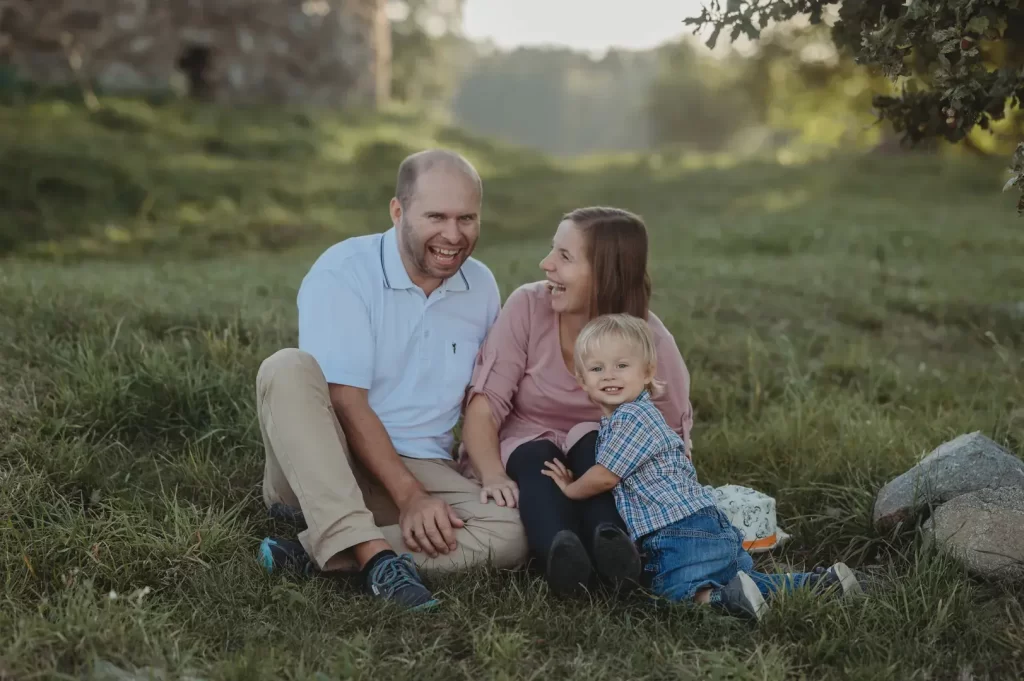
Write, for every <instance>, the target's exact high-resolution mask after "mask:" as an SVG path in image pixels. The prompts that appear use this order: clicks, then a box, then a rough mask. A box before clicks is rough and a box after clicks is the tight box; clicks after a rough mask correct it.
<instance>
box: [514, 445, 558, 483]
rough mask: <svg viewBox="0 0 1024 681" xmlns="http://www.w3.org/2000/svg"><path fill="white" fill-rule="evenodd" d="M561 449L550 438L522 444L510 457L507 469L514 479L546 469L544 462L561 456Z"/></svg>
mask: <svg viewBox="0 0 1024 681" xmlns="http://www.w3.org/2000/svg"><path fill="white" fill-rule="evenodd" d="M561 455H562V450H560V449H559V448H558V447H557V446H556V445H555V443H554V442H552V441H550V440H533V441H532V442H527V443H525V444H521V445H519V446H518V447H516V449H515V450H514V451H513V452H512V454H511V455H510V456H509V457H508V465H506V467H505V470H506V472H507V473H508V474H509V477H511V478H512V479H513V480H516V479H517V478H519V477H520V476H522V475H529V474H531V473H532V474H536V473H539V472H540V471H542V470H544V462H546V461H554V460H555V459H557V458H559V457H561Z"/></svg>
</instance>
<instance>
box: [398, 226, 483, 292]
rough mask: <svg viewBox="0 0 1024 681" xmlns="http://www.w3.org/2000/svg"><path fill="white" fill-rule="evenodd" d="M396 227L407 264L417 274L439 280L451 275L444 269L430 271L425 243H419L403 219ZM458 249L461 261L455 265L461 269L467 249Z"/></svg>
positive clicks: (428, 255)
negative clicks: (410, 264)
mask: <svg viewBox="0 0 1024 681" xmlns="http://www.w3.org/2000/svg"><path fill="white" fill-rule="evenodd" d="M398 227H399V230H400V231H401V233H402V243H403V244H404V250H405V254H406V256H407V257H408V258H409V262H411V263H412V265H413V267H414V268H415V270H416V273H417V274H419V275H420V276H423V277H429V278H441V279H443V278H445V277H449V276H451V274H452V273H451V272H448V271H445V270H444V269H440V268H439V269H438V270H436V271H434V270H432V269H431V266H430V262H429V257H430V253H429V250H430V249H429V248H428V246H427V244H426V242H424V241H419V240H418V239H417V238H416V233H415V231H414V230H413V228H412V227H411V226H409V224H408V223H406V221H405V218H402V221H401V223H400V224H399V226H398ZM459 248H460V250H461V251H462V252H461V253H460V254H459V255H460V257H461V259H460V260H459V261H457V263H456V264H457V265H458V267H462V263H463V262H465V259H466V258H467V257H468V256H467V254H466V251H467V250H468V248H467V247H465V246H460V247H459ZM458 267H456V268H455V270H456V271H457V270H458Z"/></svg>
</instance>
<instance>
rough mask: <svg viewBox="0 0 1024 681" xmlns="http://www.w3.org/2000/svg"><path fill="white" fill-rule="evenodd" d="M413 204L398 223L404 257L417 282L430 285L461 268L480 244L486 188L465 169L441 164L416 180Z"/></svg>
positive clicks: (412, 276) (412, 277)
mask: <svg viewBox="0 0 1024 681" xmlns="http://www.w3.org/2000/svg"><path fill="white" fill-rule="evenodd" d="M408 204H409V205H408V206H407V207H406V208H405V209H404V210H402V211H401V216H400V219H399V221H398V225H397V226H398V239H399V248H400V250H401V253H402V261H403V262H404V263H405V266H406V269H407V270H408V271H409V278H410V279H412V280H413V282H414V283H416V284H417V285H418V286H421V287H422V286H423V285H424V284H427V285H428V286H430V284H432V283H433V284H436V283H439V282H440V281H441V280H444V279H447V278H448V277H450V276H452V275H453V274H455V273H456V272H458V271H459V268H460V267H462V264H463V263H464V262H466V258H468V257H469V256H470V254H471V253H472V252H473V249H474V248H476V242H477V239H478V238H479V236H480V204H481V196H480V191H479V188H478V187H477V185H476V184H475V183H474V182H473V181H472V180H471V179H470V178H469V177H467V176H466V175H465V173H462V172H459V171H458V170H457V169H454V168H447V167H444V166H442V165H438V166H434V167H433V168H431V169H430V170H428V171H426V172H424V173H423V174H422V175H420V176H419V177H418V178H416V186H415V188H414V191H413V193H412V196H411V197H410V199H409V201H408ZM432 280H433V281H432Z"/></svg>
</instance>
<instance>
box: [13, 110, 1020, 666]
mask: <svg viewBox="0 0 1024 681" xmlns="http://www.w3.org/2000/svg"><path fill="white" fill-rule="evenodd" d="M428 144H445V145H448V146H453V147H455V148H458V149H460V150H462V151H463V152H465V153H466V154H467V156H469V158H470V159H471V160H473V161H474V163H476V164H478V166H479V167H480V169H481V171H482V173H483V174H484V179H485V185H486V187H485V193H486V196H485V215H484V229H483V235H482V242H481V246H480V248H479V250H478V251H477V255H478V256H479V257H480V258H481V259H482V260H484V261H485V262H487V263H488V264H489V265H490V266H491V268H492V269H493V271H494V272H495V275H496V276H497V278H498V280H499V282H500V283H501V286H502V293H503V294H504V295H507V294H508V293H509V292H510V291H511V290H512V288H513V287H515V286H516V285H518V284H520V283H523V282H526V281H530V280H533V279H534V278H537V277H538V275H539V270H538V269H537V263H538V262H539V260H540V259H541V257H543V255H544V253H545V252H546V247H547V245H548V244H549V240H550V237H551V235H552V233H553V230H554V228H555V225H556V224H557V221H558V217H559V215H560V214H561V213H562V212H564V211H566V210H568V209H571V208H573V207H576V206H579V205H584V204H591V203H603V204H612V205H619V206H622V207H626V208H630V209H633V210H636V211H638V212H640V213H642V214H643V215H644V216H645V218H647V220H648V222H649V225H650V228H651V232H652V240H653V253H652V261H651V271H652V277H653V280H654V282H655V287H656V295H655V300H654V309H655V311H656V312H657V313H658V314H659V315H660V316H661V317H662V318H663V319H664V320H665V322H666V324H667V325H668V327H669V328H670V329H671V330H672V331H673V333H674V334H675V336H676V339H677V341H678V343H679V345H680V349H681V350H682V353H683V356H684V357H685V359H686V361H687V363H688V365H689V367H690V370H691V373H692V376H693V393H692V398H693V402H694V406H695V409H696V428H695V459H696V463H697V466H698V471H699V473H700V475H701V476H702V478H703V479H704V480H705V481H706V482H709V483H711V484H724V483H738V484H745V485H750V486H753V487H756V488H758V489H761V490H764V491H766V492H768V493H771V494H773V495H775V496H776V497H777V498H778V501H779V507H780V515H781V518H782V522H783V524H784V527H785V528H786V529H787V530H788V531H789V532H790V533H791V534H792V535H793V540H792V542H791V543H790V544H788V545H787V546H786V547H785V548H784V549H782V550H779V551H777V552H775V553H774V554H772V555H771V556H768V557H765V558H763V559H762V561H763V562H764V564H765V565H764V566H765V567H767V568H771V563H772V562H773V561H778V562H779V563H781V564H791V565H796V566H811V565H813V564H828V563H830V562H832V561H834V560H838V559H845V560H847V561H848V562H849V563H850V564H851V565H855V566H859V567H863V568H865V569H869V570H871V571H873V572H875V573H877V574H878V575H879V576H880V578H881V579H882V583H883V586H884V587H885V588H884V591H883V592H882V593H880V594H878V595H876V596H875V597H873V598H871V599H867V600H862V601H857V602H853V603H845V604H844V603H818V602H812V601H811V600H809V599H807V598H797V597H794V598H791V599H788V600H787V601H785V602H784V603H782V604H780V605H778V606H776V608H775V609H774V611H773V612H772V614H771V615H770V616H769V618H768V619H767V620H766V621H765V622H763V623H762V624H761V625H760V626H756V627H755V626H751V625H749V624H746V623H743V622H740V621H736V620H732V619H726V618H721V617H716V616H713V615H711V614H709V613H707V612H705V611H702V610H699V609H694V608H687V607H679V608H670V609H665V610H654V609H651V608H650V607H648V606H647V605H646V604H645V603H643V602H642V601H641V600H640V599H638V598H630V599H613V598H610V597H608V596H607V595H604V594H600V593H598V594H594V595H593V598H591V599H588V600H585V601H576V602H567V601H562V600H558V599H554V598H552V597H550V596H549V594H548V593H547V591H546V589H545V587H544V585H543V583H542V582H541V581H540V580H538V579H537V578H536V577H535V576H532V575H530V574H526V573H522V572H512V573H507V572H497V571H486V570H480V571H477V572H475V573H471V574H465V575H460V576H457V577H451V578H447V579H442V580H435V582H434V583H433V586H434V587H435V588H436V590H437V591H438V592H440V594H441V595H442V597H443V598H444V601H445V605H444V607H443V609H442V610H440V611H439V612H437V613H433V614H429V615H427V614H423V615H414V616H409V615H404V614H401V613H397V612H393V611H391V610H389V609H384V610H382V609H380V608H379V607H378V606H377V605H376V604H375V603H373V602H370V601H368V599H366V598H364V597H361V596H358V595H356V594H354V593H352V592H351V590H348V589H346V587H344V586H341V585H338V584H335V583H332V582H328V581H325V580H311V581H310V580H302V579H298V578H295V577H290V576H274V577H267V576H266V575H264V574H263V573H262V572H261V571H260V569H259V568H258V566H257V564H256V561H255V552H256V548H257V545H258V542H259V540H260V538H262V537H263V536H264V535H266V534H268V533H280V532H283V531H285V530H286V529H287V528H285V527H283V526H275V525H274V524H273V523H272V522H271V521H269V520H268V519H267V518H266V516H265V512H264V509H263V507H262V503H261V501H260V490H259V483H260V479H261V474H262V461H263V459H262V449H261V442H260V436H259V430H258V427H257V425H256V419H255V413H254V379H255V375H256V371H257V368H258V367H259V364H260V361H261V360H262V359H263V358H264V357H265V356H267V355H268V354H270V353H271V352H273V351H274V350H276V349H277V348H279V347H281V346H286V345H293V344H294V343H295V341H296V330H295V309H294V296H295V293H296V290H297V287H298V284H299V282H300V279H301V277H302V275H303V274H304V272H305V270H306V268H307V267H308V266H309V265H310V264H311V262H312V260H313V259H314V258H315V257H316V255H317V254H318V253H319V252H320V249H321V248H322V247H323V246H324V245H326V244H329V243H331V242H333V241H334V240H336V239H339V238H342V237H344V236H346V235H349V234H355V233H362V232H366V231H368V230H381V229H384V228H386V227H387V226H388V224H387V222H386V221H387V213H386V210H387V207H386V201H387V199H388V198H389V197H390V196H391V191H392V186H393V177H394V171H395V169H396V166H397V162H398V160H399V159H400V158H401V157H402V156H404V154H405V153H406V152H407V151H409V150H411V149H416V148H420V147H422V146H425V145H428ZM698 165H699V164H696V163H690V162H689V161H687V160H686V159H680V158H676V157H672V156H668V155H665V156H644V157H630V158H617V159H597V160H591V161H585V162H583V161H581V162H578V163H576V164H575V165H572V164H561V165H555V164H554V163H553V162H550V161H548V160H546V159H544V158H543V157H540V156H537V155H533V154H529V153H524V152H521V151H516V150H513V149H507V148H503V147H500V146H497V145H493V144H490V143H488V142H486V141H481V140H475V139H472V138H469V137H467V136H465V135H462V134H460V133H459V132H458V131H456V130H451V129H445V128H443V127H438V126H432V125H429V124H427V123H424V122H421V121H418V120H417V119H416V118H415V117H414V116H400V115H393V116H390V117H381V118H379V119H377V120H362V119H357V118H356V117H350V118H349V119H340V118H329V117H322V116H315V115H312V114H308V113H295V114H287V113H266V112H262V113H261V112H249V113H246V114H240V113H236V114H231V115H228V114H225V113H222V112H217V111H215V110H211V109H193V108H188V107H179V106H170V107H167V108H152V107H149V106H146V105H144V104H141V103H133V102H114V103H112V104H111V105H110V108H108V109H105V110H104V111H103V112H101V113H98V114H88V113H86V112H84V111H83V110H82V109H80V108H78V107H77V106H74V105H71V104H67V103H63V102H54V101H50V102H36V103H14V104H12V105H10V106H7V107H6V108H0V172H2V173H3V182H0V250H2V252H3V253H4V254H5V257H6V259H4V260H0V377H2V383H0V385H2V390H0V574H2V579H3V588H2V589H0V679H3V680H4V681H8V680H11V679H18V680H19V681H20V680H22V679H37V678H39V679H69V678H112V677H109V676H107V677H104V676H102V675H101V674H100V673H99V671H97V670H98V669H99V667H97V665H102V664H104V663H108V664H112V665H116V666H118V667H120V668H123V669H130V668H134V667H140V666H149V667H151V668H153V669H160V670H168V671H169V672H171V673H172V674H173V675H179V674H180V675H181V676H180V678H185V677H187V676H189V675H191V676H192V677H196V678H203V679H239V680H242V679H244V680H246V681H249V680H254V679H309V680H313V679H316V680H321V679H418V680H423V679H483V678H489V679H490V678H493V679H538V678H539V679H548V678H552V679H554V678H559V679H586V680H587V681H599V680H603V679H609V680H610V679H624V678H629V679H803V678H807V679H826V678H836V679H878V678H891V679H919V680H922V681H923V680H925V679H929V680H931V679H988V678H1021V677H1022V676H1024V659H1022V658H1021V654H1022V651H1024V588H1022V587H1021V586H1020V585H1016V586H1014V585H1000V584H988V583H984V582H980V581H977V580H975V579H972V578H970V577H969V576H967V575H965V574H964V573H963V572H962V570H961V569H960V568H959V567H957V566H956V565H955V564H952V563H950V562H948V561H946V560H944V559H942V558H941V557H938V556H935V555H932V554H931V553H928V552H926V551H924V550H922V549H921V548H920V545H919V541H918V538H917V537H916V536H915V535H914V533H913V532H912V531H907V532H903V533H902V534H899V535H894V536H880V535H878V534H877V533H876V532H875V531H874V530H873V529H872V527H871V523H870V514H871V506H872V501H873V497H874V494H875V492H876V491H877V489H878V488H879V487H880V486H881V485H882V484H884V483H885V482H886V481H887V480H888V479H890V478H892V477H894V476H895V475H897V474H899V473H901V472H902V471H904V470H905V469H906V468H907V467H908V466H910V465H911V464H912V462H913V461H914V460H915V458H916V457H918V456H919V455H920V454H922V453H924V452H926V451H928V450H930V449H932V448H933V447H935V446H937V445H938V444H940V443H941V442H943V441H945V440H947V439H950V438H952V437H954V436H956V435H958V434H960V433H963V432H966V431H972V430H982V431H984V432H985V433H986V434H987V435H989V436H990V437H992V438H994V439H995V440H997V441H999V442H1001V443H1003V444H1005V445H1006V446H1008V447H1009V448H1011V449H1013V450H1014V451H1016V452H1017V453H1018V454H1020V453H1021V452H1024V224H1022V223H1021V222H1020V221H1019V219H1018V218H1017V217H1016V216H1015V214H1014V211H1013V204H1012V201H1013V199H1012V197H1009V196H1003V195H1001V194H1000V193H999V191H998V190H999V187H1000V186H1001V181H1002V179H1003V176H1002V175H1001V172H1002V169H1001V168H1000V167H999V166H998V165H993V164H990V163H984V162H980V161H979V162H975V161H970V162H969V161H961V162H958V163H955V164H953V163H950V162H941V161H939V159H937V158H930V157H923V158H910V157H908V158H894V157H880V156H879V157H862V158H842V159H836V160H831V161H828V162H824V161H823V162H818V163H814V164H809V165H804V166H791V167H785V166H780V165H773V164H770V163H764V162H755V161H750V162H747V163H743V164H735V165H732V166H721V167H715V166H706V167H698ZM115 595H116V597H115ZM90 675H91V676H90ZM168 678H170V677H168ZM175 678H177V676H175Z"/></svg>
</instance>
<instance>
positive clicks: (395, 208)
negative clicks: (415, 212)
mask: <svg viewBox="0 0 1024 681" xmlns="http://www.w3.org/2000/svg"><path fill="white" fill-rule="evenodd" d="M388 212H389V213H390V214H391V223H392V224H394V225H397V224H398V223H399V222H401V221H402V204H401V202H399V200H398V197H395V198H392V199H391V203H390V204H389V205H388Z"/></svg>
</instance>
